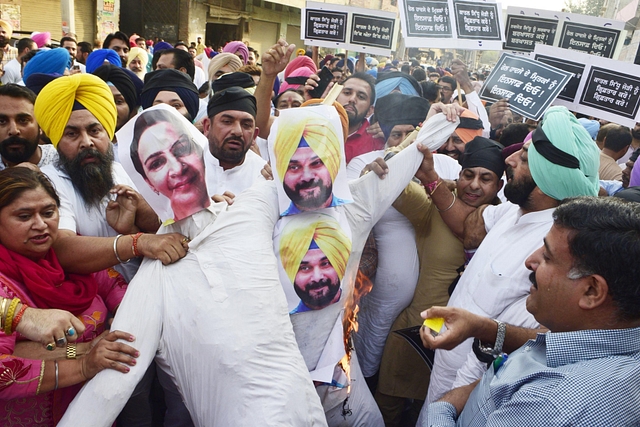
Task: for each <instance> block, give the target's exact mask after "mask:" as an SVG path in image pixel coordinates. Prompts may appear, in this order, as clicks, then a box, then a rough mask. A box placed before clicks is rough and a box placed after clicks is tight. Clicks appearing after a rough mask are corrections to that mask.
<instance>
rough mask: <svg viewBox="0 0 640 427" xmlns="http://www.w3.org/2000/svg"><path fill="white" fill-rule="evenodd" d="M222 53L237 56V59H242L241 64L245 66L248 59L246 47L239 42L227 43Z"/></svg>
mask: <svg viewBox="0 0 640 427" xmlns="http://www.w3.org/2000/svg"><path fill="white" fill-rule="evenodd" d="M222 51H223V52H228V53H233V54H234V55H238V57H239V58H240V59H242V64H243V65H247V60H248V59H249V49H247V45H246V44H244V43H242V42H241V41H234V42H229V43H227V44H226V45H224V49H222Z"/></svg>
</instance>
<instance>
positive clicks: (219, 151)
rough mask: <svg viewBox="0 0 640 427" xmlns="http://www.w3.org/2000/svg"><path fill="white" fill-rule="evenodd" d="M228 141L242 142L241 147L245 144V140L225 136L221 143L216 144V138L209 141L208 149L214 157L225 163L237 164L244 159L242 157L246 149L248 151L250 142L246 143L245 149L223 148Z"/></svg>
mask: <svg viewBox="0 0 640 427" xmlns="http://www.w3.org/2000/svg"><path fill="white" fill-rule="evenodd" d="M230 141H236V142H238V143H239V144H242V146H243V147H244V146H245V142H244V141H243V140H242V139H240V138H231V137H230V138H225V140H224V141H222V144H218V142H217V140H215V139H214V140H213V141H211V142H210V143H209V150H210V151H211V154H212V155H213V157H215V158H216V159H218V160H221V161H223V162H225V163H230V164H233V165H239V164H240V163H242V162H243V161H244V157H245V156H246V154H247V151H249V148H250V147H251V144H248V145H246V149H242V150H228V149H226V148H224V145H225V144H226V143H227V142H230Z"/></svg>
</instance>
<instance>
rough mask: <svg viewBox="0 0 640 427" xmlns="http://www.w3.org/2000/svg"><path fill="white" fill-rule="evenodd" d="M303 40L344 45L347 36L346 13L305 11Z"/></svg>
mask: <svg viewBox="0 0 640 427" xmlns="http://www.w3.org/2000/svg"><path fill="white" fill-rule="evenodd" d="M305 12H306V13H305V23H306V25H305V34H304V38H305V40H307V39H308V40H316V41H325V42H339V43H344V42H345V40H346V34H347V13H344V12H328V11H324V10H315V9H306V11H305Z"/></svg>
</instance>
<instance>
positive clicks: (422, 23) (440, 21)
mask: <svg viewBox="0 0 640 427" xmlns="http://www.w3.org/2000/svg"><path fill="white" fill-rule="evenodd" d="M398 8H399V10H400V11H401V12H400V13H401V15H402V16H403V17H404V18H403V20H402V23H403V24H405V22H406V25H403V27H402V31H403V34H404V35H405V39H409V38H443V37H444V38H446V37H451V36H452V33H451V22H450V18H449V2H448V1H447V0H444V1H423V0H406V1H401V2H400V3H399V4H398ZM405 19H406V20H405Z"/></svg>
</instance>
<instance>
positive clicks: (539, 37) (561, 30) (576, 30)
mask: <svg viewBox="0 0 640 427" xmlns="http://www.w3.org/2000/svg"><path fill="white" fill-rule="evenodd" d="M624 26H625V23H624V22H623V21H616V20H613V19H607V18H600V17H597V16H588V15H579V14H576V13H566V12H558V11H552V10H543V9H530V8H524V7H513V6H510V7H508V8H507V19H506V25H505V43H504V49H505V50H512V51H517V52H533V50H534V47H535V46H536V45H538V44H543V45H549V46H556V47H562V48H565V49H570V50H579V51H582V52H587V53H590V54H592V55H595V56H604V57H607V58H615V57H616V56H617V55H618V53H619V51H620V49H621V48H622V40H624V37H625V35H626V31H625V30H624Z"/></svg>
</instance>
